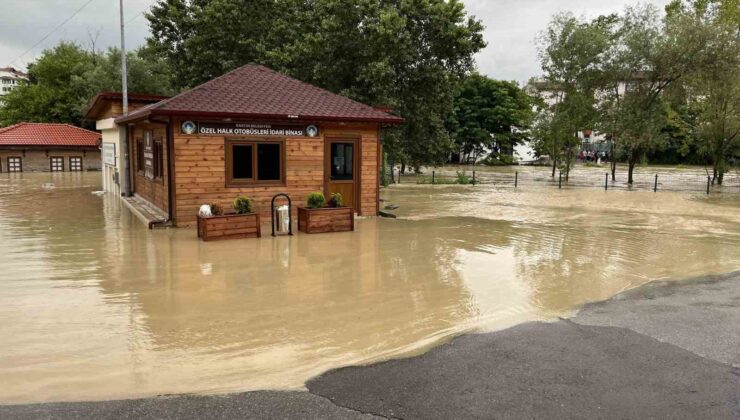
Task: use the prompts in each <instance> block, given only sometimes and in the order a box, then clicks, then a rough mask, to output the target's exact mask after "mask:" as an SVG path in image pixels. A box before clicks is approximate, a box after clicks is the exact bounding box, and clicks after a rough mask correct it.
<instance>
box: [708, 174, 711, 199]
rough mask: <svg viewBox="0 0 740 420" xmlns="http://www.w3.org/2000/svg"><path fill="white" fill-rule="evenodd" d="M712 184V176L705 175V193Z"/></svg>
mask: <svg viewBox="0 0 740 420" xmlns="http://www.w3.org/2000/svg"><path fill="white" fill-rule="evenodd" d="M711 185H712V177H711V176H707V195H709V188H710V186H711Z"/></svg>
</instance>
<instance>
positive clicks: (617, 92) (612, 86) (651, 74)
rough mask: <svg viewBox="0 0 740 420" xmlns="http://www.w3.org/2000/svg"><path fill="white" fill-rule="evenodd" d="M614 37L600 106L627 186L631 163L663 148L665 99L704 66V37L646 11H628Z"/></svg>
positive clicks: (691, 27)
mask: <svg viewBox="0 0 740 420" xmlns="http://www.w3.org/2000/svg"><path fill="white" fill-rule="evenodd" d="M616 33H617V35H618V38H617V40H616V42H617V45H616V46H615V48H614V50H613V51H612V52H611V53H610V56H611V57H612V58H611V59H610V60H608V61H607V66H606V68H607V69H608V71H606V72H604V81H603V83H604V85H605V86H607V87H608V88H607V89H608V90H607V92H608V94H607V96H606V98H607V100H605V101H604V102H602V104H601V105H602V115H604V116H606V117H607V123H608V124H610V126H611V130H610V133H611V134H612V138H613V139H615V140H616V138H617V137H619V143H618V144H619V148H620V151H621V152H622V153H623V154H625V155H626V157H627V163H628V176H627V182H628V183H630V184H631V183H633V174H634V169H635V166H636V165H637V163H639V162H640V161H642V160H643V159H644V158H645V156H646V155H647V154H648V153H650V152H652V151H655V150H660V149H661V148H664V147H665V144H666V140H667V132H666V130H665V128H666V124H667V123H668V122H669V120H668V118H669V116H670V115H671V113H670V107H669V103H668V100H667V98H666V93H667V92H668V91H669V89H670V88H672V87H675V86H676V85H678V84H679V83H681V82H682V81H684V80H686V79H687V77H688V76H689V75H690V74H692V72H694V71H695V70H696V68H698V67H701V66H702V65H703V64H704V62H705V57H704V55H703V53H702V51H703V49H704V45H705V43H706V42H707V37H706V34H705V33H704V32H703V31H701V30H699V29H698V27H697V26H696V25H695V24H694V23H693V22H692V21H691V20H689V19H685V18H681V19H678V18H671V17H670V16H668V18H666V19H661V18H660V15H659V13H658V10H657V9H656V8H654V7H652V6H643V7H637V8H628V9H627V10H626V12H625V13H624V15H623V16H622V17H621V19H620V26H619V29H618V31H617V32H616ZM612 174H613V172H612ZM612 176H613V175H612Z"/></svg>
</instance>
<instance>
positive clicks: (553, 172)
mask: <svg viewBox="0 0 740 420" xmlns="http://www.w3.org/2000/svg"><path fill="white" fill-rule="evenodd" d="M557 166H558V161H557V160H555V159H553V160H552V175H550V176H551V177H552V178H555V168H557Z"/></svg>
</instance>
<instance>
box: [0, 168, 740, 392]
mask: <svg viewBox="0 0 740 420" xmlns="http://www.w3.org/2000/svg"><path fill="white" fill-rule="evenodd" d="M49 182H52V183H54V185H55V188H52V189H49V188H44V187H43V186H42V185H43V184H44V183H49ZM99 184H100V182H99V174H96V173H85V174H0V403H21V402H37V401H75V400H76V401H79V400H100V399H113V398H131V397H139V396H152V395H159V394H170V393H185V392H193V393H220V392H229V391H243V390H254V389H265V388H270V389H300V388H301V387H302V386H303V383H304V382H305V381H306V380H307V379H308V378H310V377H312V376H314V375H317V374H319V373H321V372H323V371H325V370H328V369H331V368H335V367H339V366H344V365H350V364H360V363H369V362H373V361H377V360H382V359H385V358H389V357H397V356H406V355H411V354H415V353H419V352H422V351H424V350H426V349H428V348H430V347H431V346H433V345H435V344H438V343H440V342H443V341H445V340H447V339H449V338H450V337H452V336H454V335H457V334H461V333H463V332H467V331H481V330H495V329H501V328H505V327H508V326H511V325H515V324H517V323H521V322H525V321H529V320H552V319H554V318H556V317H560V316H569V315H571V314H573V313H574V311H575V310H576V309H577V308H578V307H579V305H582V304H583V303H586V302H589V301H595V300H601V299H605V298H608V297H610V296H612V295H614V294H615V293H618V292H620V291H622V290H624V289H627V288H631V287H635V286H638V285H640V284H643V283H645V282H647V281H650V280H654V279H663V278H686V277H691V276H697V275H702V274H708V273H723V272H729V271H734V270H737V269H740V195H737V194H735V195H730V194H728V195H712V196H710V197H707V196H706V195H702V194H695V195H692V194H677V193H670V192H663V193H652V192H639V191H638V192H628V191H608V192H605V191H602V190H599V189H579V190H569V191H565V190H563V191H558V190H557V189H552V188H542V189H536V188H530V189H528V190H521V189H520V190H514V189H511V188H509V189H505V190H497V189H495V188H494V187H493V186H475V187H473V186H429V185H423V186H417V185H401V186H397V187H393V188H391V189H388V190H385V191H384V192H383V193H382V196H383V198H384V199H385V200H387V201H386V202H385V203H383V205H385V204H387V203H395V204H398V205H400V206H401V207H400V208H399V209H398V210H397V211H396V213H397V214H398V215H399V219H396V220H391V219H374V218H373V219H364V220H358V221H357V224H356V229H357V230H356V232H353V233H335V234H324V235H311V236H309V235H303V234H298V235H296V236H294V237H290V238H289V237H279V238H271V237H270V236H269V235H265V237H263V238H261V239H245V240H235V241H226V242H212V243H202V242H200V241H198V240H197V238H196V233H195V231H194V229H166V230H156V231H149V230H147V229H146V228H145V227H144V225H143V224H142V223H141V222H139V221H138V220H137V219H135V217H134V216H133V215H131V214H130V213H129V212H128V211H127V210H126V209H125V208H123V207H122V204H121V203H120V201H119V200H118V199H117V198H115V197H112V196H110V195H106V196H102V197H99V196H96V195H93V194H91V192H92V191H95V190H97V189H99V188H100V187H99ZM265 230H266V229H264V228H263V231H265Z"/></svg>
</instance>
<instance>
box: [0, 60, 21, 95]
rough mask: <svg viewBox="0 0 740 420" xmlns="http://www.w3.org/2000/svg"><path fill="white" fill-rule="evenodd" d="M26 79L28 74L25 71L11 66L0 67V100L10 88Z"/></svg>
mask: <svg viewBox="0 0 740 420" xmlns="http://www.w3.org/2000/svg"><path fill="white" fill-rule="evenodd" d="M27 81H28V75H27V74H26V73H23V72H22V71H20V70H17V69H14V68H13V67H0V100H2V97H3V96H5V95H7V94H8V93H10V91H11V90H13V89H15V88H17V87H18V86H20V85H21V84H23V83H25V82H27Z"/></svg>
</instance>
